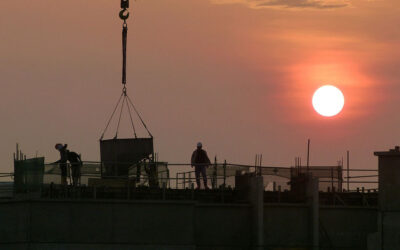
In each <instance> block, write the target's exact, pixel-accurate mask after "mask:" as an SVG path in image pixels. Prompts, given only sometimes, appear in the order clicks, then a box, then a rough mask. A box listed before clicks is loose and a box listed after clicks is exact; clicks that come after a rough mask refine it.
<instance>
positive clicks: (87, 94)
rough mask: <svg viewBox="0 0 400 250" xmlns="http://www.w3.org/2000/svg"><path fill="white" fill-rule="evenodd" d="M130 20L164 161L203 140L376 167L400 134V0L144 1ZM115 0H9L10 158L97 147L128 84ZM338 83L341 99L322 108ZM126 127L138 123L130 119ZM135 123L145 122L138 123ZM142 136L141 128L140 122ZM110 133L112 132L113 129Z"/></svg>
mask: <svg viewBox="0 0 400 250" xmlns="http://www.w3.org/2000/svg"><path fill="white" fill-rule="evenodd" d="M132 10H133V11H134V18H130V19H129V20H128V25H129V31H128V84H127V86H128V93H129V95H130V96H131V98H132V99H133V100H134V102H135V104H136V106H137V107H138V108H139V110H140V111H141V113H142V115H143V118H144V119H145V121H146V122H147V124H148V126H149V128H150V130H151V131H152V133H153V135H154V136H155V145H156V151H157V152H158V153H159V157H160V160H167V161H170V162H188V161H189V157H190V154H191V152H192V150H193V149H194V146H195V144H196V142H197V141H202V142H203V144H204V146H205V149H206V150H207V151H208V152H209V155H211V156H214V155H217V156H218V158H219V159H220V160H223V159H226V160H227V161H228V162H237V163H247V164H252V163H253V162H254V155H255V154H256V153H262V154H263V163H264V164H265V165H278V166H289V165H291V164H293V162H294V160H293V159H294V157H295V156H302V157H303V159H304V160H303V162H305V155H306V143H307V139H308V138H311V140H312V144H311V163H312V164H336V162H337V160H339V159H340V158H341V157H342V156H344V155H345V152H346V150H350V151H351V156H352V157H351V160H352V161H351V163H352V167H354V168H364V167H368V168H376V166H377V160H376V159H375V158H374V156H373V151H375V150H386V149H389V148H391V147H393V146H394V145H398V144H400V141H399V139H400V130H399V127H400V116H399V115H397V111H398V106H399V104H400V84H399V82H398V79H399V76H400V71H399V70H398V68H399V66H400V59H399V50H398V47H399V42H400V30H399V29H398V24H399V23H400V3H399V2H398V1H394V0H379V1H378V0H377V1H365V0H355V1H352V0H349V1H340V0H338V1H333V0H330V1H324V0H319V1H316V0H315V1H314V0H309V1H305V0H265V1H262V0H261V1H256V0H212V1H209V0H191V1H187V0H146V1H145V0H138V1H136V2H134V1H131V11H132ZM118 11H119V1H118V0H113V1H110V0H98V1H82V0H79V1H78V0H68V1H53V0H38V1H28V0H21V1H1V2H0V31H1V32H0V38H1V39H0V51H1V56H0V84H1V91H0V116H1V131H2V132H1V135H2V136H1V140H0V160H1V162H2V165H1V166H0V170H1V171H3V172H5V171H12V162H11V157H12V152H13V151H14V148H15V143H16V142H19V143H20V144H21V147H22V149H23V150H24V151H25V153H27V154H28V156H29V155H34V154H35V152H36V151H38V152H39V154H40V155H44V156H46V159H47V161H54V160H56V159H57V157H58V155H57V152H56V151H55V150H54V144H55V143H57V142H63V143H68V144H69V145H70V148H71V149H72V150H75V151H78V152H80V153H82V155H83V158H84V160H98V159H99V145H98V139H99V137H100V135H101V132H102V129H103V128H104V127H105V125H106V121H107V119H108V117H109V115H110V113H111V111H112V108H113V106H114V105H115V103H116V101H117V98H118V96H119V94H120V91H121V84H120V78H121V76H120V74H121V40H120V39H121V34H120V32H121V21H120V20H119V19H118V16H117V14H118ZM324 84H332V85H335V86H337V87H339V88H340V89H341V90H342V91H343V93H344V95H345V98H346V103H345V107H344V110H343V111H342V113H341V114H339V115H338V116H336V117H332V118H324V117H321V116H319V115H318V114H317V113H315V111H313V109H312V106H311V98H312V94H313V92H314V91H315V90H316V89H317V88H318V87H319V86H320V85H324ZM123 124H124V125H123V127H122V130H123V133H122V134H123V135H126V136H129V135H130V130H129V123H128V120H125V121H123ZM137 125H138V126H139V123H137ZM141 134H142V135H145V133H144V132H143V131H141ZM108 136H109V137H111V136H112V135H111V134H108Z"/></svg>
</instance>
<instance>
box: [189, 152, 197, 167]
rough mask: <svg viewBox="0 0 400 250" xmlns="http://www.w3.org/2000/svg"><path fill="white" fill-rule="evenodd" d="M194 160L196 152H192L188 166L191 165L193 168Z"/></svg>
mask: <svg viewBox="0 0 400 250" xmlns="http://www.w3.org/2000/svg"><path fill="white" fill-rule="evenodd" d="M195 159H196V151H194V152H193V154H192V159H191V160H190V164H192V167H193V166H194V163H195V162H194V160H195Z"/></svg>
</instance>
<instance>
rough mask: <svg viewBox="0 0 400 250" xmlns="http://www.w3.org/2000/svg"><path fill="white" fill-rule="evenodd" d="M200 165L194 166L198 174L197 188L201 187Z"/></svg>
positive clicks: (196, 174) (195, 172)
mask: <svg viewBox="0 0 400 250" xmlns="http://www.w3.org/2000/svg"><path fill="white" fill-rule="evenodd" d="M200 168H201V167H200V166H194V174H195V176H196V184H197V188H198V189H200V170H201V169H200Z"/></svg>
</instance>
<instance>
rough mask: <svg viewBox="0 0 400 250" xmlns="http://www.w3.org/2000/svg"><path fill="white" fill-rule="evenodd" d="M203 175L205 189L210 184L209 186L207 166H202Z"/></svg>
mask: <svg viewBox="0 0 400 250" xmlns="http://www.w3.org/2000/svg"><path fill="white" fill-rule="evenodd" d="M201 175H202V176H203V183H204V189H208V186H207V168H206V167H205V166H201Z"/></svg>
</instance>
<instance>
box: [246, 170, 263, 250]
mask: <svg viewBox="0 0 400 250" xmlns="http://www.w3.org/2000/svg"><path fill="white" fill-rule="evenodd" d="M249 191H250V204H251V208H252V210H251V216H252V229H253V239H252V240H253V242H252V243H253V244H252V245H253V249H255V250H262V249H264V182H263V177H262V176H253V177H251V179H250V190H249Z"/></svg>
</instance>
